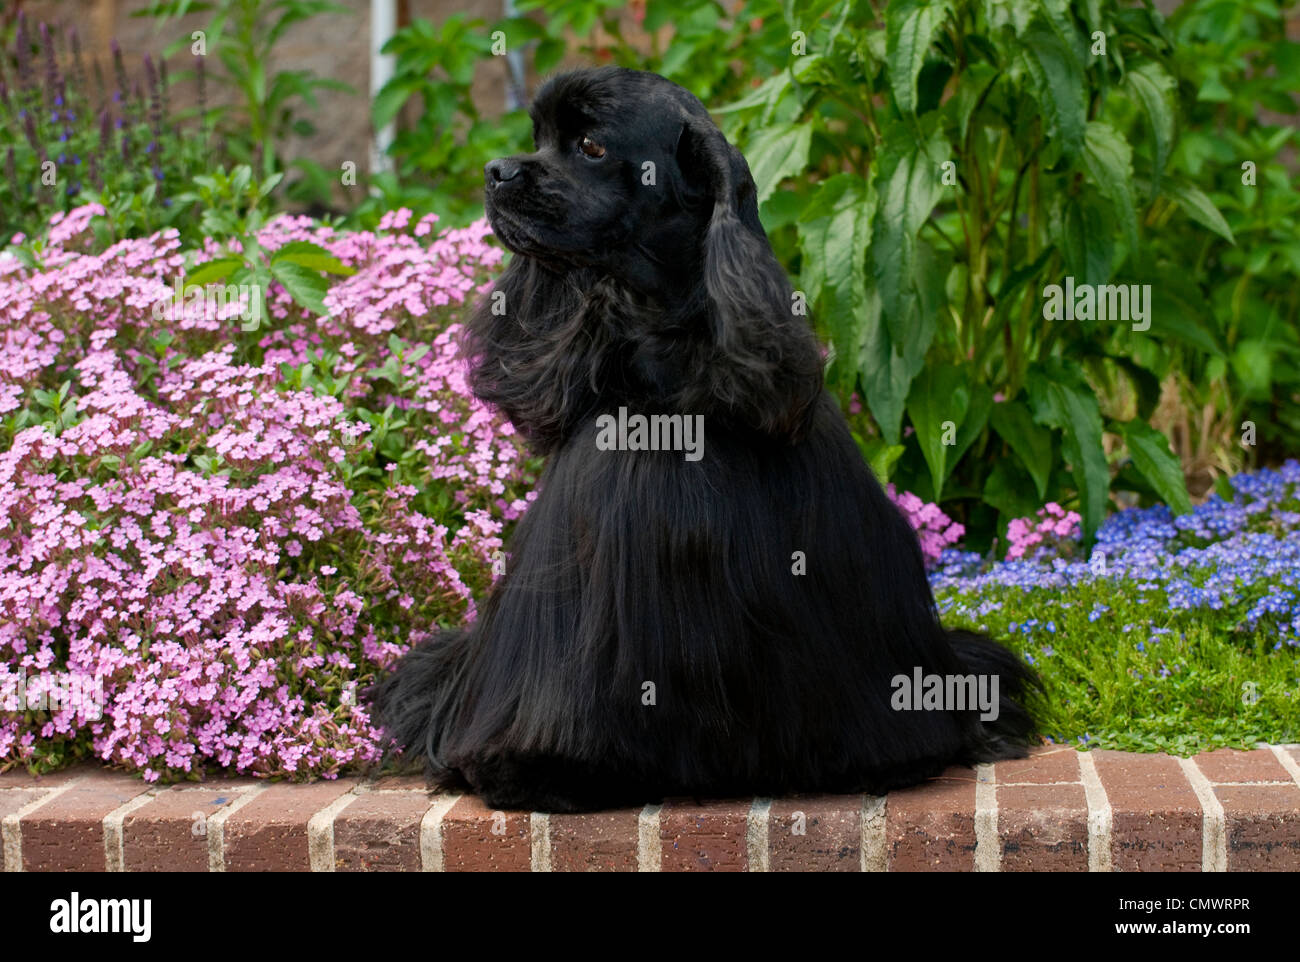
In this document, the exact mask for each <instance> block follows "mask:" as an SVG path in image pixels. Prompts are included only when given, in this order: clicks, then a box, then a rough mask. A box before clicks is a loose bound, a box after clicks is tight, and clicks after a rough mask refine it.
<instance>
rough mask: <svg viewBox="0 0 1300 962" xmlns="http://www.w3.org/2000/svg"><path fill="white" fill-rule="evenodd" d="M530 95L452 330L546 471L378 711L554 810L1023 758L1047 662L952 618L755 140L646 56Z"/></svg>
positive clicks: (439, 777)
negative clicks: (797, 282) (529, 123)
mask: <svg viewBox="0 0 1300 962" xmlns="http://www.w3.org/2000/svg"><path fill="white" fill-rule="evenodd" d="M532 117H533V137H534V140H535V142H536V146H537V150H536V151H535V152H534V153H531V154H524V155H520V156H516V157H510V158H507V159H502V160H494V161H492V162H491V163H489V164H488V165H487V167H486V170H485V173H486V181H487V185H486V193H487V201H486V203H487V214H488V217H489V219H490V221H491V223H492V226H493V229H494V230H495V232H496V234H497V236H498V237H499V238H500V239H501V241H502V242H503V243H504V244H505V245H506V247H508V248H509V249H510V250H511V251H513V252H514V257H513V258H512V259H511V261H510V264H509V266H508V267H507V268H506V270H505V272H504V273H503V274H502V276H501V278H500V280H499V281H498V282H497V284H496V287H495V289H494V291H493V292H492V293H491V294H490V295H489V296H488V297H487V298H486V299H485V300H484V302H483V303H482V305H481V306H480V307H479V308H478V310H477V311H476V313H475V314H474V316H473V318H472V320H471V321H470V322H469V324H468V326H467V332H466V339H465V343H464V350H465V353H466V357H467V358H468V360H469V362H470V364H471V371H472V374H471V381H470V383H471V386H472V388H473V390H474V392H475V393H476V394H477V395H478V396H479V397H480V398H482V399H483V400H485V401H488V402H490V403H492V404H494V405H496V406H498V407H499V408H500V409H501V410H502V411H503V412H504V413H505V414H506V416H507V417H509V419H510V421H511V422H512V423H513V424H514V426H515V427H516V428H517V429H518V430H519V431H520V432H521V434H522V435H523V436H524V437H525V438H527V439H528V441H529V443H530V444H531V445H532V446H533V448H534V449H535V450H537V451H538V452H541V453H544V454H546V455H547V461H546V469H545V472H544V474H543V476H542V478H541V482H540V494H539V497H538V498H537V500H536V502H535V503H534V504H533V505H532V506H531V507H530V508H529V510H528V512H527V513H526V515H525V516H524V518H523V519H522V520H521V521H520V523H519V525H518V528H517V529H516V531H515V533H514V536H513V541H512V543H511V544H510V545H509V549H510V554H509V564H508V568H507V571H506V574H505V575H504V577H503V578H502V579H501V580H500V581H499V582H498V583H497V585H496V586H495V588H494V589H493V591H492V592H491V594H490V596H489V597H488V599H487V601H486V603H485V604H484V605H483V606H482V609H481V612H480V615H479V618H478V620H477V621H476V622H475V623H474V624H473V625H471V626H470V627H468V628H465V629H463V630H458V631H447V632H444V633H442V634H441V635H439V636H438V637H437V638H436V639H435V640H433V641H432V642H429V643H427V644H425V645H422V646H420V647H418V648H416V649H415V650H413V651H412V652H410V653H409V654H408V655H406V656H405V657H404V658H403V659H402V660H401V661H400V662H399V663H398V664H397V665H396V667H395V669H394V671H393V672H392V673H391V674H390V675H389V676H388V677H386V678H384V679H382V680H381V681H380V682H379V683H378V684H376V685H375V686H374V687H373V688H372V689H370V690H369V692H368V693H367V698H368V699H369V701H370V702H371V704H372V707H373V709H374V712H375V717H376V718H377V719H378V720H379V722H380V724H382V726H383V727H384V728H385V730H386V731H387V732H388V734H389V735H391V736H392V738H393V740H394V741H395V743H396V744H397V745H398V746H401V747H402V748H403V749H405V750H406V754H407V755H411V754H415V755H418V756H423V757H424V758H425V759H426V760H427V764H428V770H429V773H430V776H431V778H432V780H433V781H434V782H435V783H436V784H438V785H440V786H442V787H446V788H452V787H457V788H462V789H469V790H472V791H474V792H477V793H478V794H479V795H481V796H482V797H483V798H484V800H485V801H486V802H487V804H489V805H491V806H494V807H497V808H527V809H536V810H542V811H555V812H562V811H574V810H586V809H593V808H605V807H615V806H621V805H630V804H639V803H644V802H652V801H658V800H660V799H662V798H664V797H665V796H671V795H685V796H696V797H726V796H737V795H744V796H752V795H771V796H775V795H783V794H790V793H794V792H871V793H876V794H880V793H883V792H885V791H887V790H889V789H892V788H897V787H901V786H905V785H909V784H914V783H916V782H918V781H921V780H923V779H925V778H927V777H929V776H932V775H935V774H938V773H939V772H941V771H942V770H943V769H944V768H945V767H946V766H948V765H951V764H954V763H972V762H976V761H991V760H994V759H999V758H1007V757H1015V756H1018V755H1023V754H1024V746H1025V745H1026V743H1027V742H1028V741H1029V739H1030V735H1031V733H1032V731H1033V722H1032V720H1031V717H1030V715H1029V713H1028V711H1027V710H1026V708H1025V707H1024V699H1025V697H1026V695H1027V694H1028V689H1029V688H1031V687H1033V686H1035V685H1036V684H1037V681H1036V679H1035V677H1034V675H1033V674H1032V672H1031V671H1030V669H1029V668H1028V667H1027V666H1026V665H1025V664H1024V663H1022V662H1021V661H1020V660H1019V659H1017V658H1016V657H1014V656H1013V655H1012V654H1011V653H1010V652H1009V651H1007V650H1006V649H1005V648H1003V647H1001V646H999V645H998V644H995V643H994V642H992V641H990V640H989V639H987V638H984V637H981V636H978V635H975V634H972V633H970V632H966V631H953V630H945V629H944V628H943V627H942V626H941V625H940V623H939V620H938V616H937V614H936V611H935V607H934V601H933V598H932V595H931V592H930V588H929V584H928V582H927V581H926V575H925V571H924V568H923V564H922V556H921V551H920V547H919V545H918V542H917V539H916V536H915V535H914V534H913V532H912V529H911V527H910V526H909V524H908V522H907V521H906V520H905V519H904V517H903V515H902V514H901V513H900V512H899V511H898V509H897V508H895V506H894V505H893V504H892V503H891V502H890V500H889V499H888V498H887V497H886V496H885V494H884V492H883V491H882V490H881V487H880V485H879V484H878V483H877V481H876V479H875V478H874V477H873V475H872V473H871V471H870V470H869V469H868V467H867V466H866V464H864V462H863V459H862V457H861V455H860V454H859V451H858V448H857V446H856V445H855V443H854V441H853V438H852V436H851V435H850V433H849V429H848V427H847V425H846V423H845V421H844V418H843V416H842V414H841V412H840V410H839V408H838V407H837V405H836V403H835V401H834V400H833V399H832V398H831V396H830V395H829V394H828V393H827V391H826V390H825V389H824V388H823V384H822V354H821V351H820V348H819V346H818V343H817V341H816V339H815V337H814V335H813V332H812V330H811V328H810V327H809V325H808V323H807V319H806V318H805V317H803V316H801V312H796V310H795V309H794V304H795V300H794V298H793V296H792V295H793V291H792V290H791V286H790V284H789V282H788V280H787V278H786V276H785V274H784V272H783V271H782V269H781V267H780V265H779V264H778V262H777V261H776V259H775V257H774V256H773V254H772V250H771V248H770V246H769V245H768V242H767V237H766V235H765V233H764V231H763V228H762V226H761V225H760V223H759V219H758V207H757V203H756V198H755V189H754V181H753V178H752V177H751V176H750V172H749V167H748V165H747V164H746V163H745V159H744V157H743V156H742V155H741V154H740V152H739V151H738V150H737V149H736V148H735V147H733V146H731V145H730V144H729V143H728V142H727V141H726V139H725V138H724V137H723V135H722V133H721V131H720V130H719V129H718V128H717V127H716V126H715V125H714V123H713V122H712V120H711V119H710V117H709V115H708V113H707V112H706V110H705V109H704V106H703V105H702V104H701V103H700V102H699V100H697V99H696V98H695V97H694V96H692V95H691V94H690V93H689V92H687V91H686V90H684V89H682V88H681V87H679V86H677V85H676V84H674V83H671V82H670V81H667V80H665V79H663V78H662V77H659V76H657V75H655V74H650V73H643V72H639V71H633V70H626V69H622V68H613V67H606V68H600V69H593V70H580V71H577V72H573V73H567V74H563V75H561V76H558V77H555V78H554V79H552V80H551V81H550V82H548V83H547V84H546V85H545V86H544V87H543V88H542V90H541V91H540V92H539V94H538V96H537V99H536V102H535V103H534V104H533V107H532ZM914 683H919V684H922V685H924V687H925V692H924V693H923V692H922V691H920V690H915V691H909V692H906V693H902V692H901V687H907V686H912V685H913V684H914ZM977 687H978V691H979V692H981V693H982V694H985V695H990V696H991V702H985V703H983V704H976V703H975V702H976V696H975V692H976V690H977ZM954 693H955V694H956V697H957V699H958V702H957V703H954V702H953V700H952V699H953V696H954ZM900 694H906V696H907V697H900ZM963 694H964V695H967V696H969V697H968V698H963Z"/></svg>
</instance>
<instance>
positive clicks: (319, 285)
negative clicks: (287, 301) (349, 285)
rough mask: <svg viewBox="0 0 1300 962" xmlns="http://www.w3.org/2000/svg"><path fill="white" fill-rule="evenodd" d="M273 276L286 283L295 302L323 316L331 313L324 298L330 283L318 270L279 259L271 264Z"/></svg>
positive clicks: (285, 287) (286, 287)
mask: <svg viewBox="0 0 1300 962" xmlns="http://www.w3.org/2000/svg"><path fill="white" fill-rule="evenodd" d="M271 276H272V277H274V278H275V279H276V280H277V281H279V282H280V283H281V284H283V285H284V289H285V290H286V291H288V292H289V296H290V297H292V298H293V301H294V303H295V304H298V305H299V306H301V307H305V308H306V309H307V310H309V311H311V312H312V313H313V314H315V315H317V316H322V317H323V316H324V315H326V314H328V313H329V309H328V308H327V307H326V306H325V302H324V300H323V298H324V296H325V292H326V291H328V290H329V284H328V283H327V282H326V280H325V279H324V278H323V277H321V276H320V274H319V273H317V272H316V271H312V270H308V269H307V268H305V267H299V266H298V265H297V264H294V263H291V262H289V261H278V262H272V264H271Z"/></svg>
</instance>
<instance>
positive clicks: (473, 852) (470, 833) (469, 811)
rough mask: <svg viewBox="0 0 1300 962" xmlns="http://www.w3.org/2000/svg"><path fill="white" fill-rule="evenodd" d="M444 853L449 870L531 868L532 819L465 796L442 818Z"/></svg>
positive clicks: (445, 865)
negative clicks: (496, 808) (493, 807)
mask: <svg viewBox="0 0 1300 962" xmlns="http://www.w3.org/2000/svg"><path fill="white" fill-rule="evenodd" d="M494 829H496V831H493V830H494ZM442 853H443V868H444V869H445V870H446V871H448V872H527V871H530V870H531V868H532V819H531V818H530V816H529V813H528V812H500V811H498V810H494V809H490V808H488V807H487V806H486V805H484V804H483V802H482V801H481V800H479V799H478V798H474V797H471V796H466V797H464V798H462V799H460V800H459V801H458V802H456V804H455V805H453V806H452V807H451V810H450V811H449V812H447V814H446V815H444V816H443V818H442Z"/></svg>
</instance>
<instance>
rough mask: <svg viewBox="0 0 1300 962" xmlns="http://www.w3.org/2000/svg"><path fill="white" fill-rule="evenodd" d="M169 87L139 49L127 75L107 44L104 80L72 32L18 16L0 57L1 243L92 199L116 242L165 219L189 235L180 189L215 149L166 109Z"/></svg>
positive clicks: (216, 157)
mask: <svg viewBox="0 0 1300 962" xmlns="http://www.w3.org/2000/svg"><path fill="white" fill-rule="evenodd" d="M61 64H62V66H61ZM65 71H66V72H65ZM92 78H93V82H92ZM169 91H170V81H169V77H168V74H167V69H166V64H165V63H164V62H163V61H158V62H157V63H156V64H155V61H154V60H153V59H152V58H151V57H149V56H147V55H146V56H145V57H144V58H143V62H142V69H141V71H140V75H137V76H136V77H135V78H132V77H131V75H130V74H129V72H128V70H127V67H126V64H125V62H124V59H123V56H122V52H121V50H120V49H118V48H117V46H116V44H114V47H113V58H112V77H111V80H109V79H106V78H105V76H104V74H103V71H102V70H101V69H100V65H99V63H98V62H97V61H96V62H95V63H94V64H93V69H87V64H86V61H85V59H84V58H83V56H82V52H81V47H80V43H79V41H78V38H77V34H76V31H75V30H68V31H67V32H66V33H59V32H57V31H53V30H50V29H49V28H48V27H47V26H46V25H45V24H43V23H42V24H39V25H36V26H35V27H33V26H32V25H31V24H30V23H29V22H28V21H27V19H26V18H25V17H24V16H23V15H22V14H21V13H20V14H19V15H18V17H17V18H16V21H15V25H14V37H13V46H12V49H10V48H9V47H8V46H6V47H5V49H4V50H3V52H2V53H0V131H2V132H3V141H4V143H5V144H6V147H5V148H4V149H3V156H2V157H0V161H2V162H3V167H4V176H3V178H0V240H4V241H6V242H7V241H8V240H9V239H10V237H12V235H13V234H14V233H22V234H24V235H28V236H35V235H36V234H39V233H40V232H41V230H42V229H44V227H45V225H46V224H47V222H48V221H49V220H50V217H51V215H52V214H54V213H55V212H57V211H64V212H66V211H68V210H70V209H72V208H73V207H77V206H83V205H85V204H87V203H96V202H97V203H100V204H102V205H103V206H104V207H105V208H106V210H107V211H108V212H109V215H110V217H109V219H108V221H106V222H105V223H106V224H107V226H108V227H109V230H110V233H111V235H112V238H113V239H120V238H122V237H128V236H140V235H142V234H148V233H152V232H153V231H155V230H159V229H161V228H163V227H167V226H171V225H177V226H179V227H180V228H181V229H182V231H184V232H186V233H187V234H188V233H189V230H188V229H189V225H190V223H191V222H192V219H191V212H190V211H189V209H188V208H187V207H185V205H184V203H183V202H181V200H180V194H181V193H182V191H184V190H185V188H186V187H187V186H188V185H189V183H190V178H191V177H192V176H193V175H194V174H195V173H197V172H201V171H204V170H206V169H208V168H209V167H210V166H212V165H213V164H214V163H217V164H219V163H221V161H222V155H221V154H220V152H219V151H218V152H216V153H214V152H213V151H212V150H210V149H209V148H208V145H207V144H206V140H205V138H204V137H202V136H201V126H200V128H199V129H198V130H196V129H194V128H195V125H190V124H185V123H183V122H182V118H180V117H178V116H176V115H174V114H173V113H172V112H171V110H170V109H169V106H168V100H169ZM196 134H200V136H196ZM190 239H192V240H197V237H195V236H193V235H190Z"/></svg>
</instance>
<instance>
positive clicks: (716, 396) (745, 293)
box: [678, 116, 822, 438]
mask: <svg viewBox="0 0 1300 962" xmlns="http://www.w3.org/2000/svg"><path fill="white" fill-rule="evenodd" d="M678 163H679V166H680V167H681V169H682V171H683V174H684V176H685V177H686V178H687V180H688V181H693V186H696V187H697V188H699V189H702V190H703V191H705V192H706V193H707V196H708V199H709V200H711V201H712V204H713V210H712V214H711V216H710V219H709V224H708V228H707V230H706V232H705V235H704V241H703V252H702V253H703V271H704V276H703V282H704V289H705V293H706V295H707V299H708V314H709V324H710V334H711V337H712V344H713V350H712V352H711V357H710V358H709V359H708V368H707V372H706V373H705V374H704V377H703V378H702V380H703V381H704V384H702V385H701V387H702V388H703V389H704V390H706V391H707V393H708V394H710V395H711V396H712V398H713V400H714V402H715V406H716V405H720V406H721V408H722V410H723V412H724V413H726V414H727V415H728V416H730V417H733V418H735V419H737V420H740V421H742V422H743V423H745V424H747V425H748V426H750V427H753V428H757V429H758V430H760V431H763V432H764V433H769V434H774V435H780V436H786V437H791V438H794V437H798V435H799V434H800V433H801V430H802V427H803V425H804V424H805V422H806V420H807V418H806V416H807V413H808V411H809V408H810V407H811V405H812V402H813V401H814V400H815V399H816V397H817V395H818V394H819V393H820V391H821V386H822V366H821V354H820V351H819V350H818V347H817V341H816V338H815V337H814V336H813V333H812V329H811V328H810V327H809V324H808V318H807V317H805V316H804V315H803V314H801V313H796V303H795V300H794V298H793V296H792V295H793V291H792V289H791V287H790V282H789V280H788V279H787V278H786V275H785V271H784V270H783V269H782V268H781V265H780V263H779V262H778V261H777V259H776V257H775V255H774V254H773V253H772V247H771V245H770V244H769V243H768V241H767V234H766V233H764V231H763V225H762V224H761V223H760V221H759V219H758V197H757V192H756V189H755V186H754V178H753V176H752V175H751V174H750V171H749V165H748V164H747V163H746V162H745V158H744V156H743V155H742V154H741V153H740V151H739V150H737V149H736V148H735V147H733V146H732V145H731V144H729V143H728V142H727V139H726V138H725V137H724V136H723V135H722V131H720V130H719V129H718V128H717V126H715V125H714V123H713V122H712V121H711V120H710V119H709V118H708V117H698V116H692V117H691V118H690V119H689V120H687V122H686V124H685V127H684V128H683V130H682V135H681V137H680V139H679V141H678ZM701 400H703V399H701Z"/></svg>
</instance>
